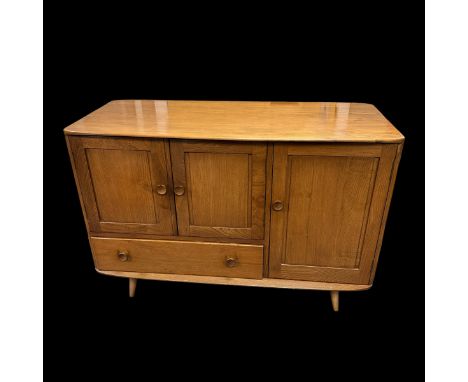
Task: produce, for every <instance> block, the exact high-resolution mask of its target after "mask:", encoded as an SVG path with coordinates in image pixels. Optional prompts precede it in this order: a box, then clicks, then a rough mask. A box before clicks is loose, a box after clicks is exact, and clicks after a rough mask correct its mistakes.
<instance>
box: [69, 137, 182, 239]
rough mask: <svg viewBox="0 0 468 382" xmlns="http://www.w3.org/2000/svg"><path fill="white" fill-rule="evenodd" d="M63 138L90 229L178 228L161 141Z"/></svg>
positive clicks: (164, 231)
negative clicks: (72, 163)
mask: <svg viewBox="0 0 468 382" xmlns="http://www.w3.org/2000/svg"><path fill="white" fill-rule="evenodd" d="M67 139H68V142H69V147H70V154H71V156H72V158H71V159H72V160H73V162H74V166H75V175H76V181H77V183H78V184H79V189H80V193H81V200H82V203H83V206H84V209H85V215H86V219H87V222H88V227H89V230H90V232H115V233H142V234H159V235H171V234H174V233H176V227H175V219H174V208H173V202H171V198H172V194H171V193H170V192H169V190H170V189H171V183H170V181H171V179H170V177H168V169H167V159H166V148H165V142H164V141H162V140H150V139H127V138H102V137H100V138H96V137H77V136H69V137H68V138H67ZM158 191H159V193H158Z"/></svg>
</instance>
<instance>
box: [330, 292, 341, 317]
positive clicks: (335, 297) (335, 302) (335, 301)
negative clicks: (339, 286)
mask: <svg viewBox="0 0 468 382" xmlns="http://www.w3.org/2000/svg"><path fill="white" fill-rule="evenodd" d="M330 296H331V301H332V306H333V310H334V311H335V312H338V309H339V308H340V293H339V292H338V291H336V290H332V291H331V292H330Z"/></svg>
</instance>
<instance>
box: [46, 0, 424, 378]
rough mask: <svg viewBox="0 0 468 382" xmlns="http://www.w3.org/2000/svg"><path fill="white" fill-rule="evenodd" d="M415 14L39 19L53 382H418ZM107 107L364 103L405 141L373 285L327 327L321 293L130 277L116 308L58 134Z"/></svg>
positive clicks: (419, 174)
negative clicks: (145, 381) (155, 380)
mask: <svg viewBox="0 0 468 382" xmlns="http://www.w3.org/2000/svg"><path fill="white" fill-rule="evenodd" d="M421 3H422V1H418V4H419V7H420V8H421V9H419V10H417V9H416V8H414V9H412V8H411V7H409V5H408V3H406V4H404V3H403V2H395V1H392V2H391V3H389V4H383V3H380V2H379V4H380V5H379V6H376V5H373V6H372V7H371V8H366V7H365V6H364V5H363V6H360V5H359V4H358V3H357V2H353V4H352V7H351V6H350V8H348V7H345V6H344V5H340V4H338V2H334V3H333V4H331V7H330V8H327V7H322V6H319V5H318V4H315V3H313V4H311V6H310V7H309V9H307V10H306V9H299V8H295V7H294V6H293V5H287V4H286V3H285V4H283V5H281V6H280V5H278V6H276V7H275V6H273V4H270V5H269V6H268V8H263V9H261V10H257V9H254V8H252V5H249V6H241V4H240V3H237V4H235V5H230V6H228V5H226V6H225V8H217V7H215V6H214V5H213V6H210V7H207V8H203V7H202V6H201V5H200V4H197V5H196V6H197V8H196V9H189V8H187V7H188V6H187V5H186V4H183V3H180V4H178V5H177V8H178V9H176V10H172V11H170V10H168V9H166V7H162V4H159V3H158V4H153V5H155V6H154V7H153V8H145V7H144V6H143V5H141V4H137V3H134V2H132V3H130V2H128V3H126V4H122V5H119V4H118V3H115V2H114V3H109V4H107V6H106V7H105V8H103V9H98V8H96V4H93V5H92V6H87V5H84V3H81V2H80V3H77V4H76V5H71V4H69V3H68V2H63V4H62V3H60V4H59V3H57V4H53V5H49V7H51V6H53V7H54V9H53V10H52V9H48V10H47V8H46V23H45V25H46V31H45V32H46V33H45V46H46V56H45V57H46V66H45V67H46V73H45V85H46V94H45V95H46V98H45V106H46V108H45V129H44V141H45V160H46V161H45V170H46V181H45V184H46V190H45V195H46V201H45V210H44V211H45V219H46V230H45V233H46V237H45V251H44V269H45V282H46V289H45V291H46V294H45V301H46V345H48V346H47V347H46V348H47V349H48V350H49V356H48V357H47V356H46V361H47V359H48V362H49V367H48V370H49V373H50V374H51V376H60V375H62V374H59V369H60V368H58V367H57V366H61V367H64V368H65V369H66V370H67V371H66V372H67V373H72V374H73V376H78V377H89V376H90V375H91V373H92V372H91V368H92V367H93V368H96V371H95V372H94V373H92V375H93V376H95V375H96V373H97V374H99V375H101V376H107V378H106V380H107V379H108V378H110V376H111V374H114V373H115V372H117V374H118V375H123V374H124V373H125V372H127V371H128V370H133V373H141V375H143V374H144V373H146V375H147V376H148V377H161V376H162V373H163V372H164V371H170V372H171V373H172V374H173V375H174V376H182V374H186V373H189V374H188V375H194V374H195V373H197V374H198V373H200V374H201V375H204V376H206V377H207V376H208V375H210V374H211V375H214V376H215V377H217V379H221V380H223V379H225V377H227V376H230V375H233V374H237V375H239V376H240V377H243V378H247V377H252V376H253V373H254V371H250V372H247V371H246V367H247V366H253V368H254V369H255V370H256V371H257V372H258V374H257V375H259V376H262V375H265V374H267V373H269V372H273V373H274V375H276V376H279V375H280V373H285V375H286V376H290V377H291V376H292V375H293V374H294V373H295V372H296V371H298V370H300V369H302V370H305V371H306V372H307V373H309V374H306V376H305V377H304V378H307V379H316V380H322V379H323V378H328V379H330V380H334V379H335V378H338V374H342V373H345V375H346V376H347V378H351V377H358V378H360V379H370V378H377V379H380V378H383V377H390V378H398V379H400V378H401V377H402V376H405V375H407V373H408V372H413V371H416V372H417V373H418V374H419V377H421V378H422V373H423V372H422V354H423V353H422V352H423V345H424V340H423V332H424V324H423V304H424V303H423V291H424V289H423V288H424V287H423V283H424V279H423V268H424V243H423V228H422V227H423V202H424V199H423V154H424V153H423V142H424V116H423V107H424V105H423V101H422V100H423V90H424V88H423V86H424V85H423V83H422V81H423V73H424V72H423V55H422V52H423V45H422V44H423V28H422V26H421V25H419V24H422V15H423V12H422V7H423V4H421ZM278 4H280V3H278ZM413 5H414V4H413ZM58 15H60V16H58ZM418 21H419V22H418ZM113 99H194V100H216V99H219V100H265V101H273V100H275V101H276V100H284V101H344V102H368V103H372V104H374V105H376V106H377V108H378V109H379V110H381V111H382V113H383V114H384V115H385V116H386V117H387V118H388V119H389V120H390V121H391V122H392V123H393V124H394V125H395V126H396V127H397V128H398V129H399V130H400V131H401V132H402V133H403V134H404V135H405V137H406V142H405V147H404V150H403V157H402V160H401V163H400V170H399V174H398V177H397V181H396V185H395V191H394V196H393V201H392V204H391V208H390V212H389V216H388V223H387V228H386V232H385V236H384V241H383V245H382V250H381V256H380V260H379V266H378V268H377V273H376V278H375V282H374V286H373V288H372V289H371V290H369V291H366V292H356V293H343V294H342V296H341V301H340V312H339V313H338V314H335V313H333V311H332V309H331V303H330V297H329V294H328V293H326V292H319V291H295V290H281V289H263V288H258V289H257V288H247V287H228V286H211V285H194V284H179V283H165V282H155V281H153V282H152V281H141V282H140V283H139V285H138V287H137V294H136V297H135V299H133V300H130V299H129V298H128V284H127V282H126V281H125V280H123V279H119V278H112V277H106V276H102V275H99V274H97V273H96V272H95V271H94V267H93V263H92V258H91V253H90V248H89V245H88V241H87V238H86V229H85V225H84V221H83V217H82V214H81V209H80V204H79V199H78V195H77V191H76V187H75V184H74V180H73V174H72V170H71V167H70V163H69V159H68V154H67V151H66V145H65V141H64V138H63V132H62V130H63V128H65V127H66V126H67V125H69V124H70V123H72V122H74V121H76V120H77V119H79V118H81V117H83V116H84V115H86V114H87V113H89V112H91V111H93V110H94V109H96V108H98V107H100V106H101V105H103V104H104V103H106V102H108V101H110V100H113ZM47 313H48V314H47ZM148 344H149V345H151V347H150V348H146V347H145V345H148ZM264 356H266V357H264ZM289 361H292V362H289ZM215 369H216V370H219V371H215ZM46 371H47V366H46ZM320 371H322V372H323V371H324V372H325V374H324V375H323V377H319V375H320V374H319V373H320ZM99 375H98V376H99ZM134 378H136V374H134ZM189 378H190V377H189ZM160 379H162V380H164V379H163V378H160Z"/></svg>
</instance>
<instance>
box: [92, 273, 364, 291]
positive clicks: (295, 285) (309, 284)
mask: <svg viewBox="0 0 468 382" xmlns="http://www.w3.org/2000/svg"><path fill="white" fill-rule="evenodd" d="M96 271H97V272H99V273H101V274H103V275H108V276H116V277H127V278H128V277H133V278H136V279H142V280H160V281H175V282H187V283H197V284H217V285H233V286H250V287H263V288H285V289H309V290H325V291H347V292H353V291H362V290H367V289H369V288H371V287H372V285H359V284H340V283H325V282H315V281H301V280H282V279H272V278H264V279H259V280H257V279H245V278H236V277H215V276H194V275H181V274H179V275H177V274H165V273H151V272H122V271H104V270H102V269H98V268H96Z"/></svg>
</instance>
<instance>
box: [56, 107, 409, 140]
mask: <svg viewBox="0 0 468 382" xmlns="http://www.w3.org/2000/svg"><path fill="white" fill-rule="evenodd" d="M65 133H67V134H80V135H81V134H83V135H112V136H127V137H153V138H183V139H210V140H213V139H214V140H241V141H299V142H300V141H304V142H336V141H340V142H393V143H395V142H402V141H403V140H404V137H403V135H402V134H401V133H400V132H399V131H398V130H397V129H395V127H393V125H392V124H391V123H390V122H389V121H388V120H387V119H386V118H385V117H384V116H383V115H382V114H381V113H380V112H379V111H378V110H377V109H376V108H375V106H373V105H370V104H363V103H337V102H247V101H155V100H118V101H112V102H109V103H107V104H106V105H104V106H102V107H101V108H99V109H97V110H96V111H94V112H92V113H91V114H89V115H87V116H85V117H84V118H82V119H80V120H79V121H77V122H75V123H73V124H71V125H70V126H68V127H67V128H66V129H65Z"/></svg>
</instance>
